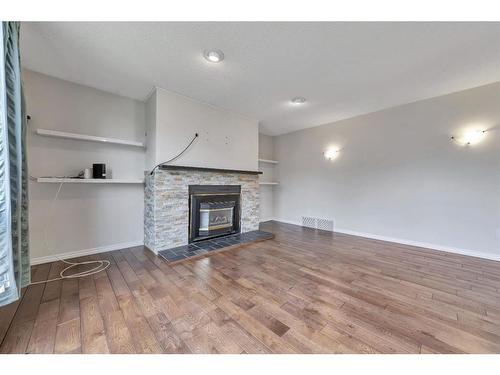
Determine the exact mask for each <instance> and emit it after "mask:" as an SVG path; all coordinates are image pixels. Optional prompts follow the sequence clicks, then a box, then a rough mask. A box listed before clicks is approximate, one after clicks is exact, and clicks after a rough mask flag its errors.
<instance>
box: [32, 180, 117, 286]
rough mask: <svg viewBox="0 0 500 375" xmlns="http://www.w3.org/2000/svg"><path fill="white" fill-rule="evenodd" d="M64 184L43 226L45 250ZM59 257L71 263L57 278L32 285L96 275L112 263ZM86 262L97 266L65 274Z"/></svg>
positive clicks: (60, 185) (52, 203) (64, 261)
mask: <svg viewBox="0 0 500 375" xmlns="http://www.w3.org/2000/svg"><path fill="white" fill-rule="evenodd" d="M63 184H64V182H61V183H60V184H59V188H58V189H57V192H56V195H55V196H54V199H52V202H51V204H50V208H49V213H48V218H47V221H46V222H45V226H44V227H43V241H44V245H45V250H47V251H48V250H49V244H48V241H47V227H48V226H49V223H51V222H52V215H53V213H54V205H55V203H56V201H57V198H58V197H59V193H60V192H61V189H62V186H63ZM58 259H59V260H60V261H61V262H63V263H66V264H69V266H68V267H66V268H64V269H63V270H62V271H61V272H60V273H59V277H56V278H54V279H50V280H43V281H35V282H33V283H31V284H30V285H36V284H44V283H49V282H51V281H57V280H63V279H75V278H78V277H85V276H91V275H94V274H96V273H99V272H101V271H104V270H105V269H106V268H108V267H109V266H110V265H111V262H110V261H109V260H89V261H85V262H70V261H68V260H64V259H61V258H58ZM85 264H97V266H96V267H94V268H91V269H90V270H86V271H82V272H77V273H73V274H70V275H65V272H66V271H68V270H70V269H72V268H74V267H77V266H81V265H85Z"/></svg>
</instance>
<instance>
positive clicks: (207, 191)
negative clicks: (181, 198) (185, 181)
mask: <svg viewBox="0 0 500 375" xmlns="http://www.w3.org/2000/svg"><path fill="white" fill-rule="evenodd" d="M240 199H241V186H240V185H189V243H191V242H195V241H201V240H204V239H208V238H213V237H220V236H227V235H230V234H234V233H240V217H241V208H240Z"/></svg>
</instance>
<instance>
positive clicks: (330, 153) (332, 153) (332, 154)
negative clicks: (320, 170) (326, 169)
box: [323, 148, 340, 160]
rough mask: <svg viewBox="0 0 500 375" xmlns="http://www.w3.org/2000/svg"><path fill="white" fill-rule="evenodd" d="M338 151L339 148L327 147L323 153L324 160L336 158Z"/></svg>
mask: <svg viewBox="0 0 500 375" xmlns="http://www.w3.org/2000/svg"><path fill="white" fill-rule="evenodd" d="M339 152H340V150H339V149H337V148H329V149H328V150H326V151H325V152H324V153H323V155H324V156H325V159H326V160H333V159H336V158H337V156H339Z"/></svg>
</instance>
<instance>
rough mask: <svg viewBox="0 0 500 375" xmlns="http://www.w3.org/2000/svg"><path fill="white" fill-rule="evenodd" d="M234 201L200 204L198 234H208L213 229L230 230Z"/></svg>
mask: <svg viewBox="0 0 500 375" xmlns="http://www.w3.org/2000/svg"><path fill="white" fill-rule="evenodd" d="M235 204H236V202H235V201H229V202H206V203H201V204H200V226H199V228H198V230H199V231H200V234H204V235H210V233H211V232H212V233H213V232H214V231H219V233H221V232H220V230H226V231H229V232H230V231H231V230H232V228H233V216H234V213H233V211H234V207H235Z"/></svg>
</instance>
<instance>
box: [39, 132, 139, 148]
mask: <svg viewBox="0 0 500 375" xmlns="http://www.w3.org/2000/svg"><path fill="white" fill-rule="evenodd" d="M36 133H37V134H39V135H44V136H47V137H56V138H67V139H78V140H81V141H90V142H101V143H113V144H117V145H125V146H134V147H142V148H144V143H143V142H136V141H127V140H125V139H118V138H106V137H97V136H94V135H85V134H78V133H68V132H61V131H58V130H49V129H36Z"/></svg>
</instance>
